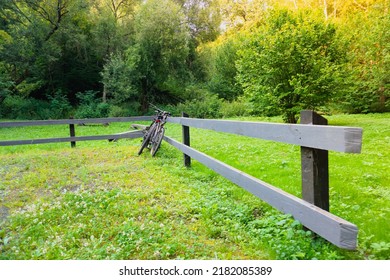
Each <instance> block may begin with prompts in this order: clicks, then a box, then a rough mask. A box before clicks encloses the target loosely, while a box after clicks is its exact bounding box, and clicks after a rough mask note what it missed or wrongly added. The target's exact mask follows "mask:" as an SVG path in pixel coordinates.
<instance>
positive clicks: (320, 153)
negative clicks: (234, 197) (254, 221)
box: [164, 111, 363, 250]
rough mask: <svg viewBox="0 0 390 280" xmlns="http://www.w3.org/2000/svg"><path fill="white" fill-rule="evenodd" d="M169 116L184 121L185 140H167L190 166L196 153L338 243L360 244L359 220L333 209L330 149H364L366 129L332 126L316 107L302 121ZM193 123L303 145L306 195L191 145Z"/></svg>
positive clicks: (352, 246) (347, 246) (344, 245)
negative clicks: (263, 178)
mask: <svg viewBox="0 0 390 280" xmlns="http://www.w3.org/2000/svg"><path fill="white" fill-rule="evenodd" d="M168 121H169V122H172V123H177V124H181V125H182V126H183V143H180V142H178V141H176V140H174V139H172V138H170V137H167V136H165V137H164V139H165V140H166V141H167V142H168V143H169V144H171V145H173V146H174V147H176V148H177V149H179V150H181V151H182V152H183V154H184V164H185V165H186V166H189V165H190V164H191V158H194V159H196V160H197V161H199V162H201V163H202V164H204V165H205V166H207V167H209V168H210V169H212V170H214V171H215V172H217V173H219V174H220V175H222V176H224V177H225V178H227V179H229V180H230V181H232V182H233V183H235V184H237V185H239V186H241V187H242V188H244V189H246V190H247V191H249V192H251V193H252V194H254V195H255V196H257V197H259V198H260V199H262V200H264V201H265V202H267V203H268V204H270V205H271V206H273V207H275V208H276V209H279V210H280V211H282V212H283V213H287V214H291V215H292V216H293V217H294V218H295V219H296V220H298V221H300V222H301V223H302V225H304V226H305V227H306V228H308V229H310V230H312V231H313V232H315V233H317V234H318V235H320V236H322V237H323V238H325V239H326V240H328V241H329V242H331V243H333V244H335V245H336V246H338V247H340V248H343V249H348V250H354V249H356V246H357V233H358V229H357V227H356V225H354V224H352V223H350V222H348V221H346V220H343V219H341V218H339V217H337V216H335V215H333V214H331V213H330V212H329V168H328V150H331V151H338V152H345V153H360V152H361V147H362V133H363V131H362V129H361V128H356V127H339V126H328V125H327V120H326V119H324V118H323V117H321V116H320V115H318V114H316V113H315V112H313V111H302V112H301V124H276V123H261V122H241V121H225V120H203V119H191V118H188V117H187V116H186V115H183V117H181V118H169V119H168ZM189 127H195V128H202V129H209V130H214V131H219V132H227V133H233V134H238V135H244V136H249V137H254V138H260V139H265V140H272V141H277V142H282V143H288V144H294V145H299V146H301V174H302V199H300V198H298V197H295V196H293V195H291V194H289V193H287V192H285V191H283V190H281V189H279V188H277V187H274V186H272V185H270V184H268V183H266V182H263V181H261V180H259V179H257V178H254V177H253V176H251V175H248V174H246V173H244V172H242V171H240V170H238V169H236V168H234V167H232V166H229V165H227V164H225V163H223V162H221V161H219V160H217V159H214V158H212V157H210V156H208V155H206V154H204V153H202V152H199V151H197V150H195V149H193V148H191V147H190V132H189Z"/></svg>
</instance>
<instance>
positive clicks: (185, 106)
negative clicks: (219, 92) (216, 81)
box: [177, 94, 222, 118]
mask: <svg viewBox="0 0 390 280" xmlns="http://www.w3.org/2000/svg"><path fill="white" fill-rule="evenodd" d="M221 106H222V101H221V99H219V98H218V97H217V96H216V95H212V94H209V95H206V96H202V97H201V98H200V99H194V100H188V101H186V102H185V103H181V104H179V105H178V106H177V108H178V111H179V112H186V113H187V114H188V115H190V117H193V118H220V117H221V113H220V108H221Z"/></svg>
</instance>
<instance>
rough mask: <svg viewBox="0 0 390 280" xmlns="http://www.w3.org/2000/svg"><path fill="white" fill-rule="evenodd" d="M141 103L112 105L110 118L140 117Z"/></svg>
mask: <svg viewBox="0 0 390 280" xmlns="http://www.w3.org/2000/svg"><path fill="white" fill-rule="evenodd" d="M139 107H140V105H139V103H137V102H131V103H124V104H122V105H121V106H119V105H111V106H110V111H109V113H108V114H109V116H110V117H129V116H138V115H139Z"/></svg>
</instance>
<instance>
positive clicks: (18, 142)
mask: <svg viewBox="0 0 390 280" xmlns="http://www.w3.org/2000/svg"><path fill="white" fill-rule="evenodd" d="M142 136H143V133H142V132H141V131H132V132H128V133H120V134H108V135H94V136H78V137H63V138H45V139H31V140H11V141H0V146H18V145H32V144H48V143H63V142H79V141H94V140H117V139H125V138H127V139H134V138H140V137H142Z"/></svg>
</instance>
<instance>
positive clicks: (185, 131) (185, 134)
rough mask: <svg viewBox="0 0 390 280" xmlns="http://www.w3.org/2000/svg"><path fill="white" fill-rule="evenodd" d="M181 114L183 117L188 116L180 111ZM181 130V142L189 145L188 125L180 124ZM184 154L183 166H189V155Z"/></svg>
mask: <svg viewBox="0 0 390 280" xmlns="http://www.w3.org/2000/svg"><path fill="white" fill-rule="evenodd" d="M181 116H182V117H183V118H188V117H189V116H188V114H186V113H184V112H183V113H182V114H181ZM182 131H183V144H184V145H186V146H190V127H189V126H185V125H183V126H182ZM183 155H184V166H185V167H190V166H191V157H190V156H188V155H186V154H183Z"/></svg>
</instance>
